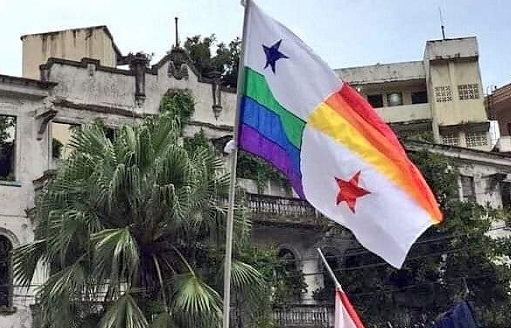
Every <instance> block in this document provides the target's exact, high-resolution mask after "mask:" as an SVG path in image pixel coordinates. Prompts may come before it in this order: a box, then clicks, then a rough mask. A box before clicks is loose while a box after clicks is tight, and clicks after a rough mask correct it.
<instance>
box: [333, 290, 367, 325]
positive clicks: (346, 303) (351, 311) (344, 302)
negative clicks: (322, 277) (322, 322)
mask: <svg viewBox="0 0 511 328" xmlns="http://www.w3.org/2000/svg"><path fill="white" fill-rule="evenodd" d="M337 295H338V296H339V298H340V299H341V302H342V305H343V306H344V308H345V309H346V312H348V315H349V316H350V318H351V321H353V323H354V324H355V327H357V328H364V324H363V323H362V320H360V318H359V316H358V314H357V311H355V309H354V308H353V305H351V302H350V300H349V299H348V296H346V294H344V292H343V291H342V290H337ZM336 328H337V327H336Z"/></svg>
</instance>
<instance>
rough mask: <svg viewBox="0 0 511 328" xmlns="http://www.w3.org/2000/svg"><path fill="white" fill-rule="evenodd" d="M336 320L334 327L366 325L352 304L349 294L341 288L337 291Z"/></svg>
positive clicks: (346, 327)
mask: <svg viewBox="0 0 511 328" xmlns="http://www.w3.org/2000/svg"><path fill="white" fill-rule="evenodd" d="M334 322H335V324H334V328H364V325H363V324H362V321H360V318H359V317H358V314H357V312H356V311H355V309H354V308H353V306H352V305H351V303H350V301H349V299H348V296H346V294H344V292H343V291H342V289H340V288H337V289H336V291H335V321H334Z"/></svg>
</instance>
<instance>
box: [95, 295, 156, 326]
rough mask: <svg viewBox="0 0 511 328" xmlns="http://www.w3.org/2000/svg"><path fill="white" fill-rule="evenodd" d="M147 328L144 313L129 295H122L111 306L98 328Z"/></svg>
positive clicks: (147, 324)
mask: <svg viewBox="0 0 511 328" xmlns="http://www.w3.org/2000/svg"><path fill="white" fill-rule="evenodd" d="M121 327H122V328H147V327H149V323H148V322H147V319H146V318H145V316H144V313H143V312H142V310H141V309H140V307H139V306H138V305H137V303H136V302H135V300H134V299H133V297H131V295H130V294H124V295H122V296H121V297H119V299H117V300H116V301H115V302H114V303H113V304H111V305H110V306H109V308H108V310H107V311H106V313H105V315H104V316H103V318H102V319H101V321H100V322H99V325H98V328H121Z"/></svg>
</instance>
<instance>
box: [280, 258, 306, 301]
mask: <svg viewBox="0 0 511 328" xmlns="http://www.w3.org/2000/svg"><path fill="white" fill-rule="evenodd" d="M278 258H279V262H280V263H279V264H280V265H279V268H278V270H279V272H278V274H280V276H281V281H280V282H279V285H280V288H282V287H284V286H285V287H286V288H285V289H287V290H290V291H291V294H290V295H285V294H283V295H278V294H279V292H280V293H282V291H281V290H280V289H279V286H277V288H276V294H275V297H276V298H279V297H283V298H290V299H288V301H292V302H296V303H300V302H301V299H302V292H303V290H302V287H301V286H300V287H299V288H296V287H297V283H298V282H299V281H300V279H301V277H302V274H301V272H300V270H298V261H297V259H296V257H295V255H294V253H293V252H292V251H291V250H289V249H286V248H282V249H281V250H280V251H279V253H278Z"/></svg>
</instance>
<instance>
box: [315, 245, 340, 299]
mask: <svg viewBox="0 0 511 328" xmlns="http://www.w3.org/2000/svg"><path fill="white" fill-rule="evenodd" d="M317 250H318V253H319V256H321V259H322V260H323V264H325V267H326V270H327V271H328V273H329V274H330V277H331V278H332V280H333V281H334V283H335V288H338V289H340V290H342V287H341V284H340V283H339V280H337V278H336V277H335V274H334V272H333V271H332V268H331V267H330V265H328V262H327V261H326V258H325V255H323V252H322V251H321V248H317Z"/></svg>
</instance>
